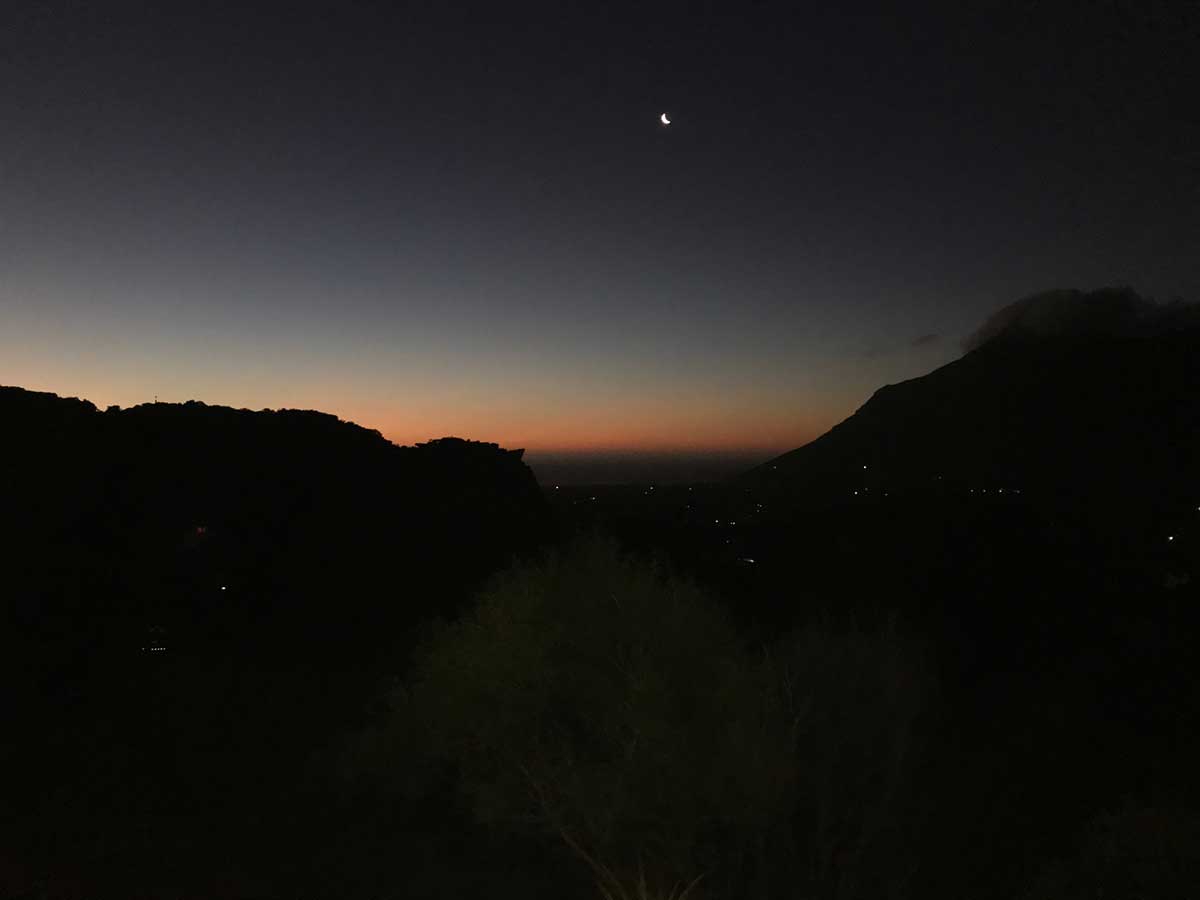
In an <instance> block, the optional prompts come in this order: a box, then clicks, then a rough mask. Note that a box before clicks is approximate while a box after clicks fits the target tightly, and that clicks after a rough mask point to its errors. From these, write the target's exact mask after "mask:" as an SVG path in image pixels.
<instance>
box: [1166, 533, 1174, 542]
mask: <svg viewBox="0 0 1200 900" xmlns="http://www.w3.org/2000/svg"><path fill="white" fill-rule="evenodd" d="M1167 540H1168V541H1173V540H1175V535H1173V534H1168V535H1167Z"/></svg>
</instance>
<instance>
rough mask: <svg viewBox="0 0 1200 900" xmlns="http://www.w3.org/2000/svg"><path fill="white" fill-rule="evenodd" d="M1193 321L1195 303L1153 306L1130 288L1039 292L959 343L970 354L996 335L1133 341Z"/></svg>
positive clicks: (1197, 313) (1199, 313) (1198, 309)
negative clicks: (1142, 335)
mask: <svg viewBox="0 0 1200 900" xmlns="http://www.w3.org/2000/svg"><path fill="white" fill-rule="evenodd" d="M1197 319H1200V306H1197V305H1196V304H1187V303H1183V302H1182V301H1178V300H1176V301H1172V302H1171V303H1167V304H1158V303H1155V302H1154V301H1152V300H1148V299H1146V298H1144V297H1141V296H1140V295H1138V293H1137V292H1136V291H1134V290H1132V289H1130V288H1102V289H1100V290H1097V291H1090V292H1085V291H1077V290H1055V291H1044V292H1042V293H1039V294H1033V295H1031V296H1029V297H1024V298H1022V299H1020V300H1017V301H1016V302H1014V303H1010V304H1008V305H1007V306H1004V307H1002V308H1000V309H999V310H997V311H996V312H994V313H993V314H992V315H991V316H989V317H988V319H987V320H986V321H985V322H984V323H983V324H982V325H981V326H980V327H979V328H977V329H976V330H975V331H974V332H972V333H971V334H970V335H968V336H967V337H966V338H965V339H964V340H963V349H964V350H965V351H967V352H970V351H971V350H974V349H976V348H977V347H981V346H983V345H984V344H986V343H988V342H989V341H991V340H993V339H995V338H998V337H1000V336H1001V335H1005V336H1024V337H1055V336H1064V335H1078V336H1084V335H1091V336H1108V337H1132V336H1135V335H1138V334H1155V333H1159V332H1161V331H1169V330H1173V329H1175V328H1178V327H1184V326H1186V325H1187V324H1189V323H1191V324H1195V323H1196V321H1197Z"/></svg>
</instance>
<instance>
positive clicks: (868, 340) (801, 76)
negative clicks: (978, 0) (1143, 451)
mask: <svg viewBox="0 0 1200 900" xmlns="http://www.w3.org/2000/svg"><path fill="white" fill-rule="evenodd" d="M826 6H827V7H828V8H826V9H823V10H814V9H809V8H807V5H806V4H799V3H790V4H786V5H779V6H773V5H769V4H754V3H729V4H700V3H696V4H688V5H686V6H684V5H680V6H678V7H677V8H675V9H673V10H666V9H664V8H663V7H662V6H653V7H652V6H650V5H643V6H640V7H634V8H633V9H632V10H631V11H625V12H622V11H620V10H619V8H618V7H617V6H616V5H611V4H606V3H594V4H586V5H579V6H575V5H573V4H570V3H559V4H553V5H548V6H546V7H543V8H534V7H532V6H528V5H526V6H522V5H519V4H517V5H507V4H499V3H493V4H487V5H483V6H479V7H474V8H467V7H465V6H459V5H457V4H453V3H428V4H416V3H400V2H396V3H378V4H354V3H337V4H328V5H305V4H301V3H296V4H288V5H280V6H278V7H272V8H268V7H264V6H256V5H252V4H251V5H247V4H236V5H229V6H228V7H224V8H222V6H221V4H215V3H214V4H190V5H182V4H174V3H148V4H145V5H132V4H130V5H125V4H119V3H117V4H114V3H104V2H99V3H54V2H50V3H40V4H36V5H35V4H29V5H25V4H20V3H11V2H9V3H5V4H3V11H0V383H4V384H14V385H20V386H23V387H27V388H31V389H36V390H49V391H54V392H56V393H60V394H64V395H72V396H82V397H87V398H88V399H91V400H92V401H93V402H95V403H96V404H97V405H100V406H102V407H103V406H105V405H108V404H113V403H115V404H120V405H122V406H127V405H133V404H136V403H140V402H146V401H149V400H151V399H153V398H154V397H156V396H157V397H158V399H160V400H169V401H183V400H187V399H191V398H196V399H201V400H204V401H206V402H208V403H220V404H227V405H231V406H237V407H249V408H255V409H257V408H263V407H270V408H280V407H302V408H316V409H322V410H326V411H329V412H333V413H336V414H337V415H339V416H341V417H343V418H347V419H351V420H353V421H356V422H358V423H360V424H362V425H365V426H367V427H372V428H377V429H379V430H380V431H381V432H383V434H384V435H386V436H387V437H389V438H391V439H392V440H395V441H397V442H399V443H413V442H417V441H423V440H428V439H430V438H435V437H440V436H443V435H450V434H453V435H458V436H462V437H468V438H474V439H478V440H487V441H497V442H499V443H501V444H503V445H506V446H510V447H525V448H528V450H529V456H528V458H529V459H530V461H531V462H532V463H533V464H534V467H535V470H536V469H537V468H538V464H539V460H542V461H545V462H546V464H547V465H548V466H549V465H550V463H551V460H553V459H555V458H561V457H563V456H564V455H565V456H571V455H572V454H574V455H579V456H595V455H597V454H601V455H603V454H612V455H615V456H616V457H617V458H619V459H633V458H635V457H636V456H637V455H638V454H650V455H652V456H653V457H654V458H657V459H666V458H669V457H672V456H675V455H692V456H701V457H703V456H710V457H713V456H723V457H729V458H734V457H736V458H738V459H746V460H752V461H758V460H760V459H763V458H766V457H767V456H770V455H772V454H773V453H776V452H781V451H784V450H788V449H791V448H793V447H795V446H798V445H800V444H802V443H805V442H806V441H808V440H810V439H811V438H813V437H815V436H817V435H818V434H819V433H821V432H822V431H824V430H825V429H827V428H828V427H829V426H831V425H832V424H834V423H835V422H837V421H838V420H840V419H842V418H844V417H845V416H846V415H848V414H850V413H851V412H853V410H854V409H855V408H856V407H857V406H858V405H860V404H861V403H862V402H863V401H864V400H865V399H866V398H867V397H869V396H870V394H871V393H872V392H873V391H874V390H875V389H876V388H878V387H879V386H881V385H883V384H885V383H888V382H894V381H897V380H900V379H903V378H908V377H913V376H915V375H919V374H923V373H924V372H927V371H929V370H930V369H932V368H934V367H936V366H938V365H941V364H943V363H945V362H947V361H949V360H950V359H953V358H955V357H956V356H958V355H959V354H960V353H961V352H962V349H961V340H962V338H963V337H964V336H965V335H966V334H968V333H969V332H971V331H972V330H973V329H974V328H975V327H976V326H978V325H979V324H980V322H981V321H983V320H984V319H985V318H986V317H987V316H988V314H989V313H991V312H992V311H994V310H995V309H996V308H998V307H1000V306H1002V305H1005V304H1007V303H1009V302H1011V301H1013V300H1015V299H1017V298H1018V297H1021V296H1024V295H1026V294H1029V293H1032V292H1035V291H1040V290H1044V289H1048V288H1054V287H1078V288H1084V289H1090V288H1096V287H1100V286H1105V285H1116V284H1124V285H1130V286H1132V287H1134V288H1135V289H1137V290H1139V291H1140V292H1142V293H1144V294H1147V295H1149V296H1152V297H1155V298H1157V299H1160V300H1167V299H1170V298H1172V297H1176V296H1181V297H1184V298H1189V299H1200V252H1198V251H1200V150H1198V149H1197V148H1200V115H1198V114H1197V111H1196V109H1197V107H1198V106H1200V104H1197V103H1196V101H1195V98H1196V97H1200V78H1198V77H1197V71H1198V69H1197V64H1196V62H1195V57H1196V56H1197V55H1198V54H1200V12H1198V11H1197V5H1196V4H1182V3H1177V4H1158V3H1154V2H1150V3H1146V2H1137V3H1133V2H1130V3H1127V4H1126V3H1115V4H1114V3H1094V4H1093V3H1081V4H1071V5H1063V4H1059V5H1056V4H1044V3H1038V4H1034V3H1022V2H1006V3H1000V4H964V5H963V6H962V7H959V8H958V10H957V11H956V12H953V13H952V14H950V15H944V14H942V13H938V14H934V13H933V12H930V11H927V10H923V9H922V8H921V7H920V6H919V5H917V4H884V5H882V6H880V7H879V8H872V7H871V6H869V5H864V4H827V5H826ZM930 9H932V8H930ZM968 9H969V12H968V11H966V10H968ZM181 10H182V11H183V12H181ZM662 112H666V113H668V115H669V116H671V118H672V120H673V124H672V125H670V126H669V127H663V126H662V125H661V123H660V122H659V115H660V113H662Z"/></svg>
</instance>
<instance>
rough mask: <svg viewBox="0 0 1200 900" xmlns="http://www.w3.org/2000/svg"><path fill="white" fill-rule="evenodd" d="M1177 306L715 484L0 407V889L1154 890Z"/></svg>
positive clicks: (1170, 794) (1167, 742) (1187, 349)
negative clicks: (575, 472) (574, 476)
mask: <svg viewBox="0 0 1200 900" xmlns="http://www.w3.org/2000/svg"><path fill="white" fill-rule="evenodd" d="M1191 316H1192V313H1191V312H1190V311H1189V310H1187V309H1178V308H1176V309H1172V310H1168V311H1166V312H1163V311H1162V310H1161V309H1159V310H1148V308H1147V307H1146V306H1145V305H1144V304H1142V303H1141V301H1140V300H1138V299H1137V298H1136V297H1133V296H1132V295H1129V294H1128V293H1123V292H1107V293H1105V294H1102V295H1095V296H1091V297H1084V296H1080V295H1069V294H1056V295H1050V296H1048V297H1046V298H1040V299H1039V300H1037V301H1036V302H1033V303H1029V302H1027V303H1025V304H1024V305H1018V307H1017V308H1015V309H1014V310H1010V311H1009V313H1008V317H1007V318H1005V319H1004V320H1003V321H999V322H995V323H993V327H992V328H991V330H989V331H988V332H987V333H985V334H982V335H981V336H980V342H979V345H978V346H977V347H975V349H973V350H972V352H970V353H968V354H967V355H966V356H965V357H964V358H963V359H962V360H960V361H958V362H957V363H954V364H952V365H951V366H947V367H945V368H943V369H941V370H939V371H938V372H935V373H932V374H931V375H930V376H926V378H924V379H917V380H915V381H913V382H908V383H906V384H905V385H899V386H894V387H892V388H888V389H885V390H884V391H881V392H880V393H879V394H878V395H877V396H876V397H875V398H873V399H872V401H871V402H869V403H868V404H867V405H866V406H865V407H864V408H863V409H862V410H860V412H859V413H858V414H857V415H856V416H854V417H852V418H851V419H850V420H848V421H847V422H846V423H844V424H843V425H842V426H839V428H837V429H835V430H834V431H833V432H831V433H830V434H829V435H827V436H826V437H825V438H822V439H821V440H820V441H818V442H815V443H814V444H813V445H810V446H809V447H808V448H803V449H802V450H800V451H797V452H796V453H795V454H790V455H788V456H785V457H783V458H781V459H780V460H777V461H775V462H774V463H772V464H768V466H766V467H763V468H762V469H760V470H757V471H756V472H753V473H749V474H748V475H747V476H746V477H745V478H743V479H740V480H736V481H734V482H731V483H728V484H723V485H677V486H663V485H656V486H651V485H641V486H636V487H634V486H626V487H620V488H588V489H578V488H576V489H569V488H563V489H560V490H554V489H552V488H550V489H548V490H546V491H545V492H543V491H541V490H540V489H539V488H538V487H537V485H536V483H535V481H534V479H533V475H532V473H531V472H530V471H529V469H528V468H527V467H525V465H524V464H523V463H522V462H521V459H520V455H519V453H512V452H508V451H504V450H501V449H499V448H496V447H494V446H492V445H483V444H475V443H470V442H463V441H455V440H445V441H440V442H432V443H430V444H426V445H422V446H420V447H415V448H397V447H393V446H392V445H390V444H388V443H387V442H386V441H384V440H382V439H381V438H380V437H379V436H378V435H376V434H374V433H372V432H368V431H365V430H363V429H360V428H357V427H356V426H352V425H349V424H346V423H341V422H338V421H337V420H336V419H333V418H332V417H329V416H322V415H319V414H315V413H296V412H280V413H268V412H264V413H250V412H245V411H234V410H226V409H219V408H211V407H205V406H203V405H202V404H187V405H184V406H170V405H165V404H155V405H147V406H142V407H138V408H135V409H130V410H109V411H106V412H99V411H96V410H95V409H93V408H91V407H90V405H89V404H86V403H83V402H80V401H72V400H63V399H60V398H56V397H52V396H49V395H39V394H31V393H28V392H24V391H19V390H16V389H0V421H2V422H3V423H4V435H5V438H4V444H3V447H2V449H0V487H2V489H3V492H4V494H3V496H4V500H5V510H4V516H3V524H2V526H0V527H2V528H3V535H2V540H3V544H2V547H3V557H2V562H3V572H2V574H3V579H4V582H3V586H2V587H0V592H2V593H0V596H2V597H3V616H4V618H3V622H2V627H3V647H2V648H0V650H2V651H3V653H2V665H3V666H4V671H3V679H4V680H3V685H4V688H3V689H4V710H5V726H6V727H5V732H4V738H3V743H2V744H0V753H2V754H3V756H2V758H0V771H2V772H3V776H2V777H3V784H2V785H0V786H2V796H3V798H4V799H3V807H4V810H5V815H4V816H3V818H2V819H0V821H2V823H3V824H2V828H3V833H2V834H0V841H2V842H0V896H11V897H28V898H48V897H60V898H68V897H80V898H82V897H123V898H135V897H179V898H193V897H195V898H200V897H230V898H234V897H244V898H252V897H259V898H291V897H348V898H382V897H464V896H474V895H486V896H499V897H506V896H511V897H520V898H532V897H546V898H551V897H554V898H561V897H610V898H633V897H637V898H639V900H642V898H658V897H672V896H673V897H675V898H679V897H681V896H682V895H684V894H687V895H688V896H689V897H692V898H714V900H719V898H730V900H734V898H764V900H767V898H828V900H835V898H836V900H849V898H956V900H957V898H963V897H973V898H997V900H999V898H1011V900H1017V898H1028V900H1034V898H1037V900H1042V898H1045V900H1050V898H1067V900H1073V898H1080V900H1082V898H1096V897H1101V896H1102V897H1106V898H1113V897H1122V898H1124V897H1127V898H1134V897H1140V898H1187V897H1195V896H1197V894H1198V891H1197V887H1198V886H1200V814H1198V813H1197V810H1200V772H1198V770H1197V764H1196V760H1197V759H1200V679H1198V677H1197V676H1198V675H1200V664H1198V663H1197V660H1198V659H1200V646H1198V635H1200V553H1198V550H1197V548H1198V547H1200V477H1198V476H1200V465H1198V458H1200V403H1198V401H1197V399H1196V392H1195V390H1194V386H1195V385H1196V384H1198V383H1200V371H1197V366H1198V365H1200V362H1198V360H1200V353H1197V352H1196V351H1197V350H1200V337H1198V334H1197V331H1196V328H1195V322H1194V321H1193V320H1192V318H1191Z"/></svg>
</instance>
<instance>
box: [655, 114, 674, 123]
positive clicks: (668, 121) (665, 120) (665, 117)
mask: <svg viewBox="0 0 1200 900" xmlns="http://www.w3.org/2000/svg"><path fill="white" fill-rule="evenodd" d="M658 119H659V121H660V122H662V123H663V124H664V125H670V124H671V120H670V119H668V118H667V114H666V113H663V114H662V115H661V116H659V117H658Z"/></svg>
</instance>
